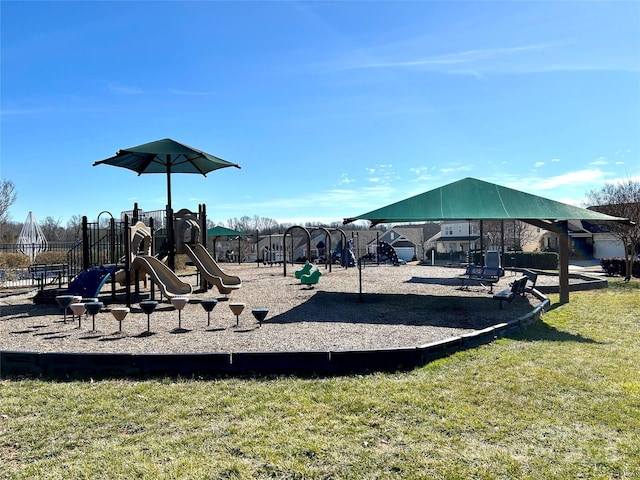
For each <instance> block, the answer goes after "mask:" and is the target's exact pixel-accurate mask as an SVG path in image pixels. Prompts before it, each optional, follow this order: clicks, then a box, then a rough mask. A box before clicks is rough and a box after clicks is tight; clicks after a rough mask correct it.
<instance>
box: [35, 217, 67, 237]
mask: <svg viewBox="0 0 640 480" xmlns="http://www.w3.org/2000/svg"><path fill="white" fill-rule="evenodd" d="M39 223H40V228H41V229H42V233H44V237H45V238H46V239H47V240H48V241H49V242H59V241H60V240H61V239H62V238H63V236H64V228H63V227H62V226H61V225H60V224H61V221H60V220H59V219H58V220H56V219H54V218H53V217H51V216H49V217H46V218H45V219H44V220H42V221H41V222H39Z"/></svg>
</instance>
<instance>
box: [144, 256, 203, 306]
mask: <svg viewBox="0 0 640 480" xmlns="http://www.w3.org/2000/svg"><path fill="white" fill-rule="evenodd" d="M131 268H132V269H140V270H142V271H144V272H147V273H148V274H149V275H150V276H151V279H152V280H153V282H154V283H155V284H156V285H157V286H158V288H159V289H160V291H161V292H162V294H163V295H164V296H165V297H167V298H171V297H177V296H181V295H189V294H190V293H191V292H192V291H193V288H192V287H191V284H189V283H186V282H183V281H182V280H180V278H178V276H177V275H176V274H175V273H173V271H172V270H171V269H170V268H169V267H167V266H166V265H165V264H164V263H162V262H161V261H160V260H158V259H157V258H155V257H152V256H150V255H138V256H136V258H134V259H133V263H132V264H131Z"/></svg>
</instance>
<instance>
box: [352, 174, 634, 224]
mask: <svg viewBox="0 0 640 480" xmlns="http://www.w3.org/2000/svg"><path fill="white" fill-rule="evenodd" d="M355 220H370V221H371V222H372V224H373V225H376V224H378V223H400V222H421V221H428V220H524V221H527V220H532V221H538V220H542V221H548V222H555V221H558V220H591V221H612V220H616V221H620V220H623V219H620V218H617V217H612V216H609V215H605V214H602V213H598V212H595V211H592V210H587V209H585V208H579V207H574V206H573V205H568V204H566V203H561V202H557V201H555V200H549V199H548V198H544V197H538V196H536V195H532V194H529V193H525V192H521V191H519V190H513V189H511V188H507V187H503V186H500V185H496V184H494V183H489V182H485V181H482V180H477V179H475V178H464V179H462V180H458V181H457V182H453V183H450V184H448V185H444V186H442V187H438V188H435V189H433V190H429V191H428V192H425V193H421V194H419V195H416V196H414V197H410V198H407V199H405V200H401V201H399V202H396V203H392V204H391V205H387V206H386V207H382V208H378V209H377V210H373V211H371V212H368V213H363V214H362V215H358V216H357V217H353V218H346V219H345V223H349V222H353V221H355Z"/></svg>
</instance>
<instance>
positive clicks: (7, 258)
mask: <svg viewBox="0 0 640 480" xmlns="http://www.w3.org/2000/svg"><path fill="white" fill-rule="evenodd" d="M30 264H31V259H30V258H29V257H28V256H26V255H24V254H22V253H0V269H3V270H5V269H11V268H26V267H28V266H29V265H30Z"/></svg>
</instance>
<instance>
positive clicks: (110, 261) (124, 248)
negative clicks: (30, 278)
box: [34, 204, 242, 307]
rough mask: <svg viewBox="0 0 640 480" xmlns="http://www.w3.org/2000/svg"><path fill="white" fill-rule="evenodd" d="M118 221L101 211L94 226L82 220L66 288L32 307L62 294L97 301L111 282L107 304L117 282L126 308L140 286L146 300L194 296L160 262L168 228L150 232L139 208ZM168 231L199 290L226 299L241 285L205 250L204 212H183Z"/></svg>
mask: <svg viewBox="0 0 640 480" xmlns="http://www.w3.org/2000/svg"><path fill="white" fill-rule="evenodd" d="M131 213H132V216H131V219H130V218H129V215H128V214H125V215H124V218H123V220H122V221H120V222H117V221H116V220H115V218H114V217H113V215H111V214H110V213H109V212H107V211H103V212H101V213H100V214H99V215H98V219H97V221H96V222H95V223H89V222H88V221H87V217H83V219H82V240H81V241H80V242H79V243H78V244H77V245H76V246H75V247H74V248H73V249H71V250H70V251H69V253H68V255H67V257H68V259H69V271H70V276H71V277H72V279H71V281H70V282H69V285H68V288H66V289H62V288H58V289H56V290H53V291H42V292H40V293H39V294H38V295H36V298H34V302H35V303H47V302H48V303H51V302H52V301H53V299H54V298H55V296H58V295H60V294H68V295H77V296H81V297H83V298H96V297H98V295H99V294H100V292H101V290H102V289H103V287H104V286H105V284H106V283H107V282H109V281H111V286H112V288H111V299H112V301H115V298H116V283H118V284H120V285H121V286H124V288H125V303H126V305H127V306H128V307H129V306H130V305H131V295H132V287H134V289H135V293H136V294H139V293H140V282H141V281H144V283H145V285H146V284H147V278H149V279H150V280H151V288H150V298H151V299H153V298H154V297H155V290H156V289H157V290H158V291H159V292H160V294H161V296H162V297H165V298H166V299H167V300H171V299H172V298H174V297H183V296H185V295H189V294H191V293H192V292H193V286H192V285H191V284H189V283H187V282H184V281H183V280H182V279H180V277H178V276H177V275H176V274H175V272H174V271H173V270H171V269H170V268H169V267H168V266H167V265H166V264H165V263H164V262H163V259H164V258H166V257H167V238H168V236H169V235H168V233H169V232H168V229H167V228H166V227H163V228H160V229H158V230H154V219H153V217H151V218H147V219H146V220H147V222H148V224H147V223H145V222H143V221H142V220H141V215H140V213H141V211H140V210H139V209H138V206H137V204H136V205H135V206H134V209H133V211H132V212H131ZM103 214H107V215H108V216H109V217H110V219H109V224H108V226H107V227H106V228H105V226H104V222H102V226H101V222H100V217H101V216H102V215H103ZM172 225H173V228H172V229H171V230H172V231H171V232H170V233H171V234H172V235H171V236H172V237H173V239H174V241H175V246H176V249H175V251H176V253H179V254H185V255H186V256H187V257H188V258H189V259H190V260H191V261H192V262H193V264H194V266H195V267H196V269H197V271H198V273H199V276H200V278H199V280H200V285H199V288H200V289H201V291H207V290H208V289H209V288H210V286H215V287H216V288H217V289H218V291H219V292H220V293H222V294H224V295H229V294H230V293H231V292H232V291H233V290H236V289H238V288H240V287H241V286H242V282H241V280H240V278H239V277H237V276H233V275H228V274H227V273H226V272H225V271H224V270H223V269H222V268H220V266H219V265H218V264H217V263H216V262H215V260H214V259H213V257H212V256H211V255H210V254H209V252H208V251H207V250H206V248H205V247H204V245H203V243H205V242H206V229H205V228H203V226H204V225H206V207H205V205H199V207H198V212H197V213H194V212H191V211H189V210H186V209H183V210H180V211H179V212H177V213H176V214H175V215H174V216H173V222H172Z"/></svg>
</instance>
